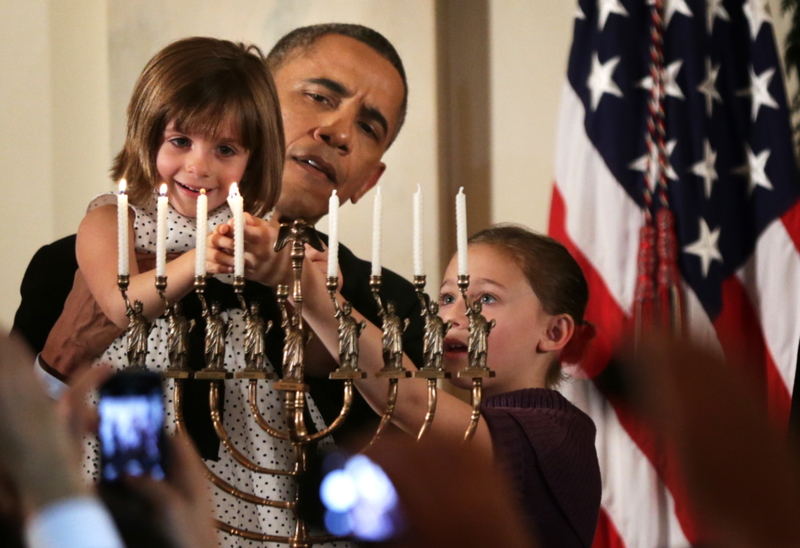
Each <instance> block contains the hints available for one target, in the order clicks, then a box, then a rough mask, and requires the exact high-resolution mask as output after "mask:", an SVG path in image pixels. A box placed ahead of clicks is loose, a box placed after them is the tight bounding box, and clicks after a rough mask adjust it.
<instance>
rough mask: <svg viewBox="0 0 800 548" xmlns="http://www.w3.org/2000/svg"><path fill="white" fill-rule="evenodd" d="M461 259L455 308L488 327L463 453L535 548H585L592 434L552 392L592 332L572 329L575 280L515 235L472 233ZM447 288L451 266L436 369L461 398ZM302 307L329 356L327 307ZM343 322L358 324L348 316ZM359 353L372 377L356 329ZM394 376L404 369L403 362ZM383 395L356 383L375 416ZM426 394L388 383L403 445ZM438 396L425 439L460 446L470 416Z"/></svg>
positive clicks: (553, 246) (591, 513)
mask: <svg viewBox="0 0 800 548" xmlns="http://www.w3.org/2000/svg"><path fill="white" fill-rule="evenodd" d="M468 253H469V274H470V285H469V289H468V290H467V298H468V299H469V301H470V303H476V304H471V308H472V309H473V310H474V309H476V308H478V307H477V303H480V305H481V306H480V311H481V313H482V314H483V316H485V319H486V322H487V326H491V324H492V323H494V326H493V327H491V331H490V334H489V337H488V352H486V354H485V359H486V360H487V361H486V365H487V366H488V367H489V368H490V369H492V370H494V371H495V373H496V377H494V378H484V379H483V401H482V405H481V418H480V421H479V423H478V427H477V430H476V432H475V434H474V437H473V438H472V440H471V443H472V444H474V445H476V446H477V447H478V448H479V449H481V450H485V451H486V452H487V453H489V454H492V455H493V458H494V459H495V461H496V462H498V463H499V464H500V465H501V466H503V467H504V468H505V469H506V471H507V472H508V474H509V475H510V476H511V478H512V479H513V480H514V484H515V485H516V487H517V494H518V497H519V499H518V503H519V507H520V508H521V509H522V510H523V514H524V516H525V518H526V520H527V522H528V524H529V525H530V528H531V530H533V531H534V532H535V534H536V535H537V537H538V539H539V541H540V542H541V545H542V546H574V547H583V548H590V547H591V545H592V539H593V537H594V532H595V527H596V525H597V518H598V513H599V510H600V494H601V485H600V470H599V465H598V460H597V453H596V450H595V446H594V437H595V426H594V424H593V423H592V420H591V419H590V418H589V417H588V416H587V415H586V414H584V413H583V412H582V411H580V410H579V409H578V408H577V407H575V406H574V405H572V404H571V403H570V402H569V401H567V400H566V399H565V398H564V397H563V396H562V395H561V394H560V393H559V392H557V391H556V390H555V389H554V388H556V387H557V385H558V384H559V383H560V382H561V380H562V372H561V366H560V362H562V361H563V362H567V363H576V362H577V361H579V358H580V355H581V354H582V352H583V349H584V348H585V347H586V344H587V343H588V341H589V340H590V339H591V338H592V337H593V336H594V328H593V327H592V326H591V324H588V323H586V322H584V319H583V314H584V310H585V308H586V304H587V301H588V298H589V292H588V285H587V283H586V280H585V278H584V276H583V273H582V271H581V269H580V267H579V266H578V264H577V262H576V261H575V260H574V259H573V258H572V256H571V255H570V254H569V252H568V251H567V250H566V248H564V246H562V245H561V244H559V243H558V242H556V241H555V240H553V239H552V238H549V237H547V236H542V235H540V234H536V233H534V232H532V231H530V230H528V229H526V228H523V227H520V226H514V225H498V226H494V227H491V228H488V229H486V230H483V231H481V232H479V233H477V234H476V235H474V236H473V237H472V238H471V239H470V241H469V251H468ZM457 279H458V276H457V261H456V258H454V259H453V260H452V261H451V262H450V266H449V267H448V268H447V272H446V274H445V277H444V281H443V283H442V285H441V290H440V296H439V312H438V313H439V316H440V317H441V319H442V320H443V321H444V322H445V325H447V324H448V323H449V324H450V325H449V331H448V332H447V333H446V335H445V339H444V348H443V350H444V360H443V361H444V367H445V369H446V370H448V371H450V372H451V373H452V378H451V382H453V383H454V384H456V385H458V386H460V387H462V388H470V387H471V380H470V379H462V378H458V377H457V376H456V373H457V372H458V371H461V370H463V369H466V368H467V367H468V366H469V353H470V352H469V351H470V350H471V349H472V350H473V352H475V351H476V349H474V348H471V346H473V345H474V341H470V333H469V322H470V317H468V316H467V307H466V306H465V303H464V300H463V298H462V296H461V292H460V290H459V287H458V285H457ZM320 283H321V281H320ZM315 285H319V284H315ZM306 302H307V305H306V308H305V313H306V315H307V316H308V322H309V325H311V327H312V328H313V329H314V331H315V332H316V333H317V334H318V335H319V336H320V338H321V339H322V340H323V341H324V342H325V344H326V346H328V348H329V350H330V351H331V352H332V353H333V351H334V349H335V346H334V345H335V344H336V342H337V339H336V329H335V328H336V323H335V322H336V320H335V319H334V320H333V321H331V319H330V318H333V310H332V309H333V307H332V304H331V303H328V305H330V308H328V307H323V306H322V305H314V304H312V303H318V302H324V301H322V300H321V298H315V297H309V299H308V300H307V301H306ZM433 308H434V309H435V307H433ZM471 316H473V314H471ZM354 318H356V319H357V320H360V318H359V317H358V315H357V314H355V313H354ZM471 342H472V343H473V344H470V343H471ZM360 345H361V348H360V360H359V365H360V367H361V369H364V370H367V371H370V372H374V371H377V370H378V369H380V368H381V367H383V363H382V358H381V332H380V329H378V328H377V327H376V326H374V325H371V324H368V325H367V328H366V329H365V331H364V333H363V334H362V336H361V339H360ZM478 350H480V349H478ZM334 355H335V354H334ZM482 358H483V356H481V359H482ZM403 365H404V366H405V367H406V368H407V369H410V370H413V369H414V367H413V365H412V364H411V362H410V360H408V359H407V358H405V359H404V363H403ZM387 384H388V383H387V381H385V380H383V379H374V378H371V379H366V380H361V381H357V386H358V389H359V390H360V391H361V392H362V394H364V396H365V397H366V398H367V401H369V402H370V404H371V405H372V406H373V407H374V408H375V410H376V411H377V412H379V413H380V412H383V410H384V409H385V406H386V402H387ZM426 390H427V386H426V381H425V380H424V379H406V380H402V381H401V382H400V385H399V389H398V398H397V404H396V407H395V410H394V414H393V418H392V420H393V421H394V422H395V424H397V425H398V426H399V427H401V428H402V429H404V430H406V431H407V432H409V433H412V434H416V433H417V432H419V430H420V427H421V426H422V424H423V422H424V417H425V413H426V410H427V393H426ZM438 392H439V393H438V404H437V407H436V413H435V417H434V420H433V423H432V424H431V427H430V431H429V432H428V433H427V434H426V436H430V437H432V438H433V437H436V436H440V437H448V438H461V437H463V436H464V433H465V431H466V429H467V425H468V424H469V423H470V416H471V412H472V408H471V406H470V405H469V404H467V403H464V402H463V401H461V400H460V399H458V398H456V397H454V396H452V395H450V394H448V393H446V392H443V391H441V390H439V391H438ZM464 481H469V479H468V478H465V479H464Z"/></svg>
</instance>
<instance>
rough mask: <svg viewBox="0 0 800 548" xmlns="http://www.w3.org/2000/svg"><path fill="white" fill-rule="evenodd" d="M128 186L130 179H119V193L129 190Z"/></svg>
mask: <svg viewBox="0 0 800 548" xmlns="http://www.w3.org/2000/svg"><path fill="white" fill-rule="evenodd" d="M127 187H128V181H126V180H125V179H120V180H119V193H120V194H125V191H126V190H127Z"/></svg>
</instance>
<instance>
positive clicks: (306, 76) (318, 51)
mask: <svg viewBox="0 0 800 548" xmlns="http://www.w3.org/2000/svg"><path fill="white" fill-rule="evenodd" d="M267 62H268V64H269V67H270V69H271V71H272V73H273V76H274V78H275V82H276V87H277V90H278V95H279V97H280V102H281V107H282V110H283V123H284V133H285V136H286V162H285V167H284V176H283V186H282V191H281V195H280V198H279V200H278V204H277V207H276V215H275V218H276V219H280V218H303V219H305V220H306V221H307V222H309V223H312V224H313V223H315V222H316V221H317V220H319V218H320V217H322V216H323V215H324V214H325V213H327V203H328V198H329V196H330V194H331V191H332V190H333V189H336V191H337V193H338V195H339V197H340V200H341V203H344V202H346V201H347V200H348V199H349V200H351V201H352V202H354V203H355V202H356V201H358V200H359V199H360V198H361V197H362V196H364V194H366V193H367V192H368V191H369V190H370V189H371V188H372V187H373V186H375V184H376V183H377V182H378V180H379V179H380V177H381V175H382V174H383V172H384V170H385V169H386V165H385V164H384V163H383V162H382V161H381V159H382V157H383V154H384V152H386V150H387V149H388V147H389V146H390V145H391V143H392V142H393V140H394V139H395V137H396V136H397V134H398V132H399V130H400V128H401V126H402V124H403V120H404V118H405V112H406V98H407V84H406V77H405V71H404V69H403V65H402V61H401V60H400V58H399V56H398V54H397V52H396V51H395V49H394V47H392V45H391V44H390V43H389V42H388V41H387V40H386V39H385V38H384V37H383V36H381V35H380V34H379V33H377V32H375V31H373V30H371V29H368V28H365V27H362V26H359V25H342V24H330V25H315V26H311V27H304V28H300V29H296V30H295V31H292V32H291V33H289V34H288V35H286V36H285V37H283V38H282V39H281V40H280V41H279V42H278V43H277V44H276V46H275V47H274V48H273V50H272V51H271V52H270V54H269V56H268V59H267ZM263 230H264V233H265V234H266V236H267V237H266V238H265V243H264V245H263V246H262V247H261V248H260V251H259V259H260V262H259V264H261V265H263V268H262V269H261V270H260V271H259V272H258V275H257V276H256V277H255V278H256V279H257V280H258V281H259V282H261V283H248V290H249V292H250V296H249V298H250V299H258V300H259V301H260V302H261V310H262V312H263V314H264V316H265V317H266V318H268V319H273V321H275V320H278V321H277V322H276V324H279V323H280V321H279V319H280V316H279V312H278V309H277V307H276V306H275V302H274V297H273V295H272V291H271V289H272V288H274V286H275V285H276V284H277V283H281V282H283V281H284V280H285V279H286V278H287V276H289V275H290V268H291V266H290V262H289V258H288V251H286V250H284V252H283V253H277V254H276V253H275V252H274V251H273V249H272V243H273V242H274V240H275V238H276V237H277V230H276V228H275V227H274V226H270V225H268V224H267V223H266V222H264V223H263ZM139 259H140V261H141V262H140V270H142V269H144V270H149V269H150V268H152V266H151V265H150V264H148V261H151V258H149V257H139ZM339 261H340V269H341V271H342V277H343V281H344V283H343V287H342V289H341V292H342V295H343V296H344V297H345V298H346V299H348V300H349V301H350V302H351V303H352V304H353V307H354V308H355V309H356V310H358V311H359V312H361V313H362V314H363V315H364V316H365V317H366V318H367V319H368V320H369V321H371V322H373V323H375V324H378V325H379V324H380V321H379V317H378V314H377V307H376V303H375V302H374V300H373V299H372V295H371V293H370V291H369V283H368V281H369V264H368V263H367V262H365V261H362V260H360V259H358V258H357V257H356V256H355V255H354V254H353V253H352V252H350V251H349V250H348V249H347V248H346V247H344V246H342V248H341V249H340V255H339ZM76 271H77V272H76ZM383 274H384V276H383V288H382V295H383V296H384V297H385V298H386V299H387V300H392V301H394V302H395V303H397V313H398V314H399V315H400V316H401V318H403V319H406V318H407V319H409V320H410V323H411V326H410V327H409V329H408V330H407V331H406V333H405V336H404V339H405V341H404V342H405V351H406V354H407V355H408V356H409V358H411V360H412V361H413V362H414V363H416V364H417V365H418V366H419V365H421V361H422V330H423V322H422V316H421V315H420V305H419V302H418V300H417V298H416V295H415V293H414V288H413V286H412V285H411V284H410V283H409V282H408V281H406V280H403V279H402V278H400V277H399V276H397V275H396V274H394V273H392V272H390V271H384V273H383ZM21 293H22V304H21V305H20V308H19V310H18V311H17V315H16V317H15V321H14V330H15V331H18V332H19V333H20V334H22V335H23V336H24V337H25V338H26V339H27V340H28V342H29V343H30V344H31V346H32V347H33V348H34V350H35V351H36V352H39V353H40V355H39V360H38V361H39V364H40V365H41V367H42V369H44V370H45V371H47V372H48V373H49V374H50V375H51V376H53V377H56V378H57V379H60V380H62V381H64V380H67V379H68V378H69V377H70V376H71V375H72V374H74V372H75V371H76V370H78V369H80V368H83V367H87V366H88V365H89V364H90V363H91V362H92V361H93V360H94V359H95V358H96V356H98V355H99V354H101V353H102V352H103V351H104V350H105V348H106V347H107V346H108V345H109V344H110V342H111V341H112V340H113V339H114V338H116V337H117V336H118V335H119V333H120V331H119V330H118V329H117V328H116V327H115V326H113V324H111V322H110V321H109V320H108V319H107V318H105V316H104V315H103V314H102V312H101V311H100V309H99V307H98V306H97V304H96V303H95V302H94V299H93V298H92V297H91V294H90V293H89V291H88V288H86V284H85V282H83V280H82V276H81V274H80V271H79V270H78V269H77V262H76V260H75V236H69V237H67V238H64V239H62V240H59V241H57V242H55V243H53V244H50V245H48V246H45V247H43V248H41V249H40V250H39V251H38V252H37V253H36V255H35V256H34V258H33V259H32V261H31V264H30V265H29V267H28V270H27V272H26V274H25V278H24V279H23V283H22V288H21ZM196 300H197V299H195V298H193V296H192V295H189V296H188V297H187V298H185V299H184V301H186V302H185V303H184V311H185V314H186V316H187V317H191V316H192V314H193V311H192V310H193V308H197V306H196V303H195V302H194V301H196ZM233 306H236V305H235V303H234V304H233ZM62 311H63V313H62ZM54 326H55V327H54ZM200 332H201V330H200V329H196V330H194V332H193V335H197V336H200ZM282 339H283V334H282V333H281V332H280V330H278V329H275V330H272V332H271V333H270V334H269V335H268V340H267V348H268V349H267V355H268V357H269V359H270V361H271V362H272V364H273V365H275V366H276V367H279V365H280V363H281V360H280V351H281V348H282V345H283V340H282ZM195 346H196V345H195ZM319 348H320V349H321V348H322V347H321V345H320V347H319ZM195 355H196V352H195ZM316 356H317V357H318V359H325V360H330V362H331V363H333V358H332V357H331V356H330V355H328V354H327V353H324V352H319V353H316ZM192 361H194V362H195V363H194V364H190V365H192V366H193V367H194V368H197V359H194V360H193V358H192V353H191V352H190V362H192ZM309 384H311V390H312V397H313V398H314V400H315V402H317V405H318V406H319V408H320V411H321V412H322V414H323V417H324V418H325V419H326V422H328V423H330V422H331V421H332V420H333V418H334V417H335V416H336V414H338V412H339V408H340V406H341V398H342V396H341V392H342V390H341V386H335V387H331V386H330V385H331V384H332V383H330V382H328V381H324V382H317V381H314V380H313V379H310V380H309ZM334 389H335V390H334ZM353 415H355V416H361V417H362V419H363V418H364V417H374V416H375V415H374V414H373V413H372V412H371V411H368V410H367V407H366V403H365V402H364V401H363V399H361V398H359V400H358V404H357V405H356V406H355V408H354V410H353ZM363 420H366V419H363ZM363 420H362V422H363ZM200 449H201V451H202V450H203V448H202V447H200Z"/></svg>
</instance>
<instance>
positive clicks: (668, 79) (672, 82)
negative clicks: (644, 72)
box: [637, 59, 685, 99]
mask: <svg viewBox="0 0 800 548" xmlns="http://www.w3.org/2000/svg"><path fill="white" fill-rule="evenodd" d="M682 65H683V60H682V59H678V60H677V61H673V62H672V63H670V64H669V65H668V66H667V68H666V69H664V72H663V76H662V78H663V80H664V93H665V94H666V95H667V96H670V95H671V96H672V97H677V98H678V99H685V97H684V96H683V92H682V91H681V87H680V86H679V85H678V82H677V81H676V79H677V77H678V72H680V70H681V66H682ZM637 85H638V86H639V87H640V88H644V89H647V90H651V89H653V77H652V76H647V77H645V78H642V80H640V81H639V83H638V84H637Z"/></svg>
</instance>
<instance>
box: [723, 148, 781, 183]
mask: <svg viewBox="0 0 800 548" xmlns="http://www.w3.org/2000/svg"><path fill="white" fill-rule="evenodd" d="M744 147H745V151H746V153H747V161H746V162H745V163H744V165H741V166H739V167H737V168H736V169H734V170H733V171H731V173H733V174H735V175H743V176H745V177H747V182H748V185H747V194H748V195H751V194H753V190H755V188H756V187H757V186H760V187H763V188H766V189H767V190H772V189H773V187H772V182H771V181H770V180H769V177H767V173H766V167H767V160H769V155H770V150H769V149H768V148H765V149H764V150H762V151H761V152H759V153H758V154H753V149H751V148H750V145H748V144H745V145H744Z"/></svg>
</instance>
